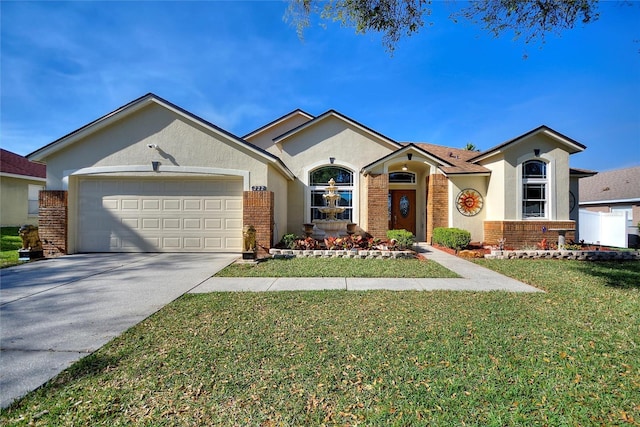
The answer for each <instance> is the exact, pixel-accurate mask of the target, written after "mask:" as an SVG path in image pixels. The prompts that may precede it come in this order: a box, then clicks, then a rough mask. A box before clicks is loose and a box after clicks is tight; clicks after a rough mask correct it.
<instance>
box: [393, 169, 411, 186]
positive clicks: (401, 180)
mask: <svg viewBox="0 0 640 427" xmlns="http://www.w3.org/2000/svg"><path fill="white" fill-rule="evenodd" d="M415 183H416V174H415V173H413V172H391V173H389V184H415Z"/></svg>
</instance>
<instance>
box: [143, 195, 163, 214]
mask: <svg viewBox="0 0 640 427" xmlns="http://www.w3.org/2000/svg"><path fill="white" fill-rule="evenodd" d="M142 210H143V211H159V210H160V199H155V198H154V199H143V200H142Z"/></svg>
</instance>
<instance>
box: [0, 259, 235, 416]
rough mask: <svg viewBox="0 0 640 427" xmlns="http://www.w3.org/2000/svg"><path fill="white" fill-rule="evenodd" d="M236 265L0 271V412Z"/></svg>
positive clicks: (110, 263)
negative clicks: (166, 306)
mask: <svg viewBox="0 0 640 427" xmlns="http://www.w3.org/2000/svg"><path fill="white" fill-rule="evenodd" d="M237 258H238V255H237V254H236V255H234V254H203V253H197V254H155V253H154V254H82V255H70V256H65V257H60V258H56V259H50V260H43V261H38V262H32V263H29V264H24V265H20V266H17V267H11V268H5V269H2V270H0V366H1V369H0V406H1V407H6V406H8V405H9V404H10V403H11V402H12V401H13V400H15V399H16V398H18V397H21V396H22V395H24V394H26V393H27V392H29V391H31V390H33V389H35V388H37V387H39V386H40V385H42V384H44V383H45V382H46V381H48V380H49V379H50V378H52V377H54V376H55V375H57V374H58V373H59V372H61V371H62V370H64V369H65V368H67V367H69V366H70V365H71V364H72V363H73V362H75V361H77V360H79V359H81V358H82V357H84V356H86V355H87V354H89V353H92V352H94V351H95V350H97V349H99V348H100V347H102V346H103V345H104V344H105V343H107V342H108V341H110V340H111V339H112V338H114V337H116V336H118V335H120V334H121V333H122V332H124V331H125V330H127V329H128V328H130V327H132V326H134V325H135V324H137V323H138V322H140V321H141V320H143V319H145V318H146V317H148V316H149V315H151V314H153V313H155V312H156V311H158V310H159V309H160V308H162V307H163V306H164V305H166V304H167V303H169V302H171V301H173V300H174V299H176V298H178V297H179V296H181V295H182V294H184V293H185V292H188V291H189V290H191V289H193V288H194V287H196V286H198V285H199V284H201V283H202V282H204V281H205V280H207V279H208V278H209V277H211V276H212V275H213V274H215V273H216V272H217V271H218V270H220V269H221V268H223V267H225V266H226V265H228V264H230V263H231V262H233V261H234V260H235V259H237Z"/></svg>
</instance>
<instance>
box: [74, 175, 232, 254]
mask: <svg viewBox="0 0 640 427" xmlns="http://www.w3.org/2000/svg"><path fill="white" fill-rule="evenodd" d="M77 206H78V213H77V218H78V223H77V224H78V229H77V234H76V235H77V236H78V241H77V251H78V252H238V251H240V250H242V179H241V178H240V177H215V178H191V179H190V178H185V177H180V178H177V177H176V178H161V177H117V178H105V177H85V178H80V179H79V181H78V204H77Z"/></svg>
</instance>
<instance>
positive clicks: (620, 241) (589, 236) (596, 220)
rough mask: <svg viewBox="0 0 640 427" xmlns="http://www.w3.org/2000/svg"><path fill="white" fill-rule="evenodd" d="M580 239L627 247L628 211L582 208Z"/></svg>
mask: <svg viewBox="0 0 640 427" xmlns="http://www.w3.org/2000/svg"><path fill="white" fill-rule="evenodd" d="M579 224H580V225H579V227H580V240H584V242H585V243H594V244H600V245H603V246H614V247H617V248H626V247H628V244H627V212H607V213H605V212H591V211H588V210H586V209H580V219H579Z"/></svg>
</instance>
